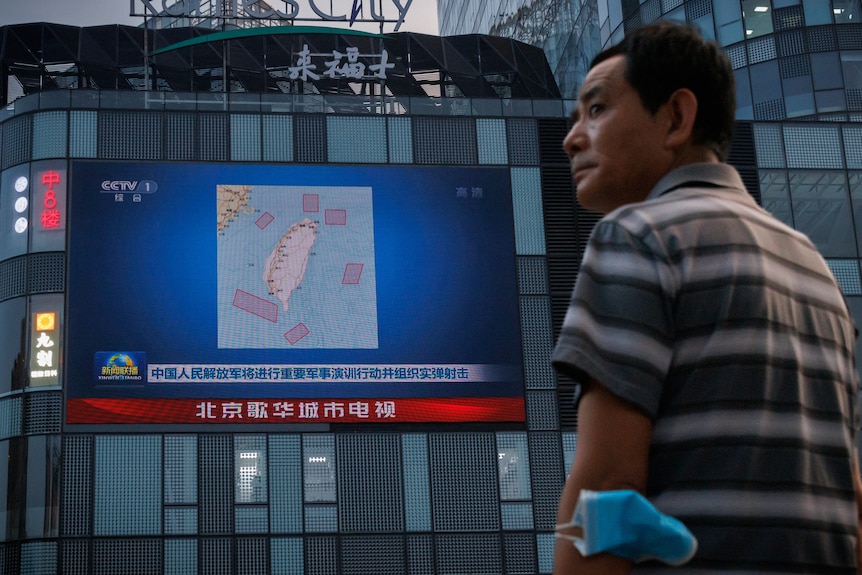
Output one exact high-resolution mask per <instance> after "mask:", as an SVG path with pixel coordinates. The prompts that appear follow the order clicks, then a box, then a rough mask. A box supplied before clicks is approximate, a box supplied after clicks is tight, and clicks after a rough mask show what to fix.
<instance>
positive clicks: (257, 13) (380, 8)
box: [129, 0, 413, 32]
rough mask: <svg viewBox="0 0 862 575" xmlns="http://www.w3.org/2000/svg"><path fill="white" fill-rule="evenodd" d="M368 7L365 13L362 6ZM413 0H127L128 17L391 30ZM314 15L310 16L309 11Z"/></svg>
mask: <svg viewBox="0 0 862 575" xmlns="http://www.w3.org/2000/svg"><path fill="white" fill-rule="evenodd" d="M366 4H367V6H368V9H369V11H368V15H367V16H366V14H365V10H364V5H366ZM411 4H413V0H404V2H401V1H400V0H388V1H387V2H385V3H384V2H383V0H366V2H365V3H363V0H325V1H321V0H303V1H302V2H300V1H298V0H267V2H266V3H265V4H264V3H263V2H260V1H259V0H229V1H227V2H213V3H212V8H202V5H203V3H202V2H192V1H189V0H180V1H175V0H130V6H129V8H130V11H129V15H130V16H138V17H155V16H163V15H168V16H171V17H175V18H207V19H211V18H215V19H219V20H230V19H236V18H240V19H246V18H247V19H252V20H288V21H294V20H296V21H320V20H323V21H326V22H349V24H350V25H351V26H352V25H353V24H354V23H355V22H363V23H377V24H382V23H385V22H394V23H395V31H396V32H397V31H398V29H399V28H400V27H401V24H403V23H404V18H405V17H406V16H407V11H408V10H409V9H410V5H411ZM309 12H310V13H313V14H314V16H311V14H310V13H309Z"/></svg>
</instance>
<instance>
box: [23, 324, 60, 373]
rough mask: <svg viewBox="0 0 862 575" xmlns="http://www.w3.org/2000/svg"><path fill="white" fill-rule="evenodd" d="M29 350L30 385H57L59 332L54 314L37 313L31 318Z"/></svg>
mask: <svg viewBox="0 0 862 575" xmlns="http://www.w3.org/2000/svg"><path fill="white" fill-rule="evenodd" d="M31 333H32V338H31V349H30V385H33V386H36V385H56V384H58V383H59V371H58V364H59V353H60V352H59V350H60V330H59V325H58V322H57V314H56V313H55V312H39V313H36V314H35V316H34V318H33V329H32V331H31Z"/></svg>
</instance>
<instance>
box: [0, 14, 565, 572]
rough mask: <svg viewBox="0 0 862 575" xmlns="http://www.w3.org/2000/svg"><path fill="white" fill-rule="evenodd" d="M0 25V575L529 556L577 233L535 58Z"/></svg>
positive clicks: (429, 565) (317, 40)
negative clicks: (556, 257)
mask: <svg viewBox="0 0 862 575" xmlns="http://www.w3.org/2000/svg"><path fill="white" fill-rule="evenodd" d="M144 34H148V36H146V37H145V36H144ZM0 40H2V44H0V76H2V86H4V90H5V91H4V93H3V96H4V98H3V99H4V103H5V104H6V106H5V108H4V109H3V111H2V116H0V222H2V224H0V225H2V230H0V342H2V345H0V373H3V374H4V375H3V376H2V377H0V572H2V573H8V574H12V573H14V574H16V575H18V574H20V575H36V574H38V575H50V574H55V573H56V574H59V573H63V574H66V575H70V574H80V575H84V574H87V575H89V574H102V575H108V574H111V575H116V574H117V573H123V574H124V575H131V574H159V575H161V574H166V575H167V574H177V575H179V574H182V575H187V574H189V573H199V574H234V573H236V574H249V575H252V574H254V575H260V574H278V575H285V574H304V575H310V574H321V575H324V574H325V575H332V574H337V573H381V574H386V573H391V574H401V573H427V574H436V573H441V574H444V573H445V574H451V573H488V574H491V573H493V574H499V573H512V574H514V573H521V574H527V573H549V572H550V570H551V556H552V549H553V542H554V538H553V526H554V523H555V519H556V506H557V499H558V495H559V493H560V490H561V487H562V483H563V480H564V477H565V470H566V469H567V467H568V465H569V464H570V463H571V459H572V457H573V454H574V447H575V435H574V433H573V428H572V426H571V423H572V422H571V421H570V422H569V424H568V425H567V424H566V421H565V420H564V418H565V414H563V415H561V414H560V412H559V410H558V390H557V387H556V381H555V378H554V375H553V373H552V371H551V369H550V366H549V364H548V361H547V359H548V357H549V354H550V350H551V348H552V345H553V335H552V328H551V325H552V323H553V322H552V315H553V313H554V312H553V310H552V306H551V299H550V295H549V294H550V291H549V290H550V288H549V285H550V280H549V275H548V253H549V248H550V251H553V249H554V248H553V246H555V245H556V246H563V245H567V246H569V247H571V246H572V245H574V244H573V243H571V242H575V243H577V242H578V239H577V238H573V237H571V236H570V234H571V227H570V220H571V217H573V215H574V212H573V206H572V189H571V184H570V182H569V179H568V168H567V163H566V159H565V156H564V155H563V153H562V151H561V148H560V145H559V143H560V141H561V139H562V136H563V135H564V134H565V131H566V114H567V109H568V107H569V105H570V102H568V103H567V102H565V101H563V100H562V99H561V98H560V97H559V92H558V89H557V87H556V84H555V83H554V82H553V79H552V76H551V74H550V70H549V69H548V67H547V64H546V62H545V60H544V57H543V55H542V54H541V51H539V50H538V49H535V48H533V47H530V46H527V45H523V44H520V43H517V42H513V41H509V40H503V39H500V38H494V37H486V36H479V35H474V36H468V37H459V38H457V39H455V40H454V41H453V42H450V41H448V40H447V39H444V38H438V37H430V36H423V35H415V34H409V33H401V34H391V35H388V36H386V37H381V36H377V35H367V34H365V35H364V34H350V33H335V32H332V31H330V32H321V31H320V30H309V29H302V28H301V27H298V26H293V27H290V30H271V29H270V30H267V31H266V32H265V33H261V32H254V31H251V32H250V31H247V30H232V31H228V32H215V33H212V31H210V30H207V31H201V30H195V29H165V30H149V31H144V30H143V29H141V28H131V27H123V26H109V27H97V28H73V27H69V26H62V25H53V24H33V25H16V26H7V27H4V28H0ZM147 54H148V57H147V56H146V55H147ZM339 55H340V56H339ZM389 64H391V66H389ZM327 72H328V74H327ZM315 75H316V76H317V77H316V78H315V77H314V76H315ZM13 88H14V89H13ZM146 88H149V89H146ZM567 206H568V207H567ZM567 209H568V215H567V212H566V210H567ZM283 218H288V219H287V220H285V219H283ZM213 220H216V221H215V222H213ZM285 221H287V223H285ZM291 222H295V224H296V225H295V226H294V225H290V224H291ZM213 223H216V224H217V225H216V226H213V225H212V224H213ZM273 233H274V235H272V234H273ZM369 234H373V235H369ZM307 239H310V240H315V239H316V244H314V247H313V248H312V247H311V246H310V245H308V244H303V241H304V240H307ZM273 246H275V247H273ZM296 254H300V255H302V257H300V258H299V259H295V256H296ZM303 254H304V255H303ZM297 261H299V262H300V265H295V264H296V262H297ZM303 262H304V263H303ZM324 271H326V272H327V273H326V274H324V273H323V272H324ZM294 272H295V273H294ZM329 272H332V273H329ZM291 273H293V275H291ZM567 273H568V274H569V277H566V278H564V279H562V280H559V279H557V280H554V281H563V282H566V283H568V282H570V281H571V279H572V278H571V275H570V274H571V273H572V270H569V271H568V272H567ZM330 276H332V277H334V282H333V283H334V287H333V286H332V284H327V283H326V278H328V277H330ZM264 278H266V279H265V281H264ZM291 282H293V283H291ZM327 286H328V287H327ZM372 288H375V289H376V292H375V291H371V290H372ZM285 291H290V292H291V293H292V295H291V296H290V298H289V302H288V301H287V299H288V298H287V297H285ZM321 293H325V295H326V298H325V299H324V300H321V299H320V298H319V297H318V296H319V295H320V294H321ZM288 304H289V305H288ZM288 308H289V309H288ZM308 310H311V311H308ZM306 312H307V313H306ZM302 314H305V315H302ZM291 318H297V319H295V320H294V319H291ZM318 318H323V319H324V320H326V321H325V322H324V323H322V324H321V323H319V322H318V323H315V322H316V321H317V319H318ZM327 330H328V331H327ZM320 333H324V334H327V333H328V335H325V337H324V338H323V339H315V338H316V337H318V335H319V334H320ZM345 334H347V335H345ZM270 336H274V339H270V340H267V339H266V338H269V337H270ZM309 342H311V343H309ZM476 364H478V367H477V365H476ZM404 374H406V375H404ZM462 374H466V375H465V376H462Z"/></svg>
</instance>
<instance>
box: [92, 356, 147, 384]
mask: <svg viewBox="0 0 862 575" xmlns="http://www.w3.org/2000/svg"><path fill="white" fill-rule="evenodd" d="M94 368H95V372H96V379H97V380H99V381H110V382H115V381H143V380H144V373H146V371H147V354H146V353H144V352H142V351H97V352H96V355H95V357H94Z"/></svg>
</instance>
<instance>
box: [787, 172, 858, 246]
mask: <svg viewBox="0 0 862 575" xmlns="http://www.w3.org/2000/svg"><path fill="white" fill-rule="evenodd" d="M789 179H790V197H791V201H792V203H793V219H794V221H795V222H796V229H798V230H799V231H801V232H802V233H804V234H806V235H807V236H808V237H809V238H811V241H813V242H814V244H815V245H816V246H817V249H818V250H819V251H820V253H821V254H823V255H824V256H825V257H837V258H847V257H850V258H855V257H857V251H856V237H855V236H856V234H855V230H854V228H853V218H852V216H851V215H850V212H851V207H850V194H849V193H848V189H847V180H846V177H845V173H844V172H842V171H831V170H830V171H825V170H799V171H791V172H789Z"/></svg>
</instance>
